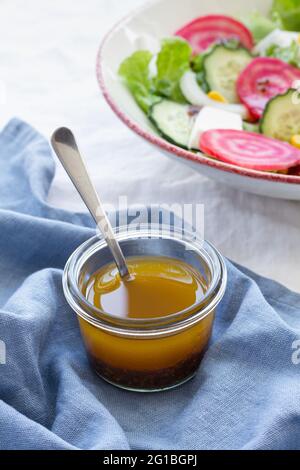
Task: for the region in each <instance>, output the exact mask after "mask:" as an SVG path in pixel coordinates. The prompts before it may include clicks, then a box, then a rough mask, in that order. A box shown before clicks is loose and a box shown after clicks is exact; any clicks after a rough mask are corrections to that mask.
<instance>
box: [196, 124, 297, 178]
mask: <svg viewBox="0 0 300 470" xmlns="http://www.w3.org/2000/svg"><path fill="white" fill-rule="evenodd" d="M200 149H201V150H202V151H203V152H205V153H207V154H208V155H210V156H212V157H215V158H217V159H218V160H221V161H223V162H226V163H231V164H233V165H238V166H240V167H243V168H250V169H252V170H262V171H278V170H286V169H288V168H291V167H293V166H296V165H297V164H299V163H300V150H298V149H296V148H295V147H293V146H292V145H290V144H288V143H286V142H282V141H280V140H276V139H271V138H270V137H266V136H264V135H262V134H255V133H253V132H246V131H238V130H228V129H214V130H210V131H206V132H204V133H203V134H202V135H201V138H200Z"/></svg>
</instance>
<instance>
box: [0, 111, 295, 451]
mask: <svg viewBox="0 0 300 470" xmlns="http://www.w3.org/2000/svg"><path fill="white" fill-rule="evenodd" d="M54 171H55V165H54V162H53V159H52V155H51V150H50V147H49V145H48V143H47V141H46V140H45V139H44V138H43V137H42V136H41V135H39V134H38V133H37V132H36V131H35V130H34V129H32V128H31V127H30V126H28V125H27V124H25V123H23V122H22V121H20V120H18V119H14V120H13V121H11V122H10V123H9V124H8V125H7V126H6V128H5V129H4V130H3V132H2V133H1V134H0V253H1V255H0V268H1V283H0V341H1V344H2V348H1V350H2V352H3V350H4V348H3V345H4V346H5V353H6V354H5V364H4V363H2V362H4V361H3V360H2V361H1V360H0V399H1V401H0V448H1V449H300V394H299V378H300V346H299V355H297V344H299V343H296V341H298V340H300V295H297V294H295V293H292V292H290V291H289V290H287V289H286V288H284V287H283V286H281V285H279V284H277V283H275V282H273V281H270V280H268V279H264V278H262V277H259V276H257V275H255V274H253V273H251V272H249V271H248V270H246V269H244V268H242V267H238V266H235V265H233V264H232V263H230V262H229V261H227V267H228V275H229V279H228V288H227V291H226V294H225V297H224V300H223V302H222V303H221V305H220V307H219V308H218V311H217V316H216V322H215V328H214V334H213V338H212V342H211V345H210V348H209V350H208V351H207V353H206V355H205V358H204V360H203V362H202V364H201V367H200V371H199V373H198V375H197V377H196V378H194V379H193V380H192V381H190V382H189V383H187V384H186V385H184V386H182V387H180V388H178V389H174V390H173V391H169V392H165V393H158V394H154V395H151V394H150V395H148V394H138V393H132V392H126V391H122V390H118V389H116V388H114V387H112V386H110V385H109V384H107V383H105V382H103V381H102V380H100V379H99V378H98V377H97V376H96V375H95V374H94V372H93V371H92V370H91V369H90V367H89V365H88V362H87V358H86V355H85V351H84V348H83V345H82V340H81V337H80V333H79V328H78V324H77V319H76V317H75V315H74V313H73V312H72V311H71V309H70V308H69V307H68V305H67V303H66V301H65V299H64V296H63V292H62V286H61V277H62V270H63V268H64V264H65V262H66V260H67V259H68V257H69V255H70V254H71V253H72V252H73V250H74V249H75V248H76V247H77V246H78V245H79V244H80V243H82V242H83V241H85V240H86V239H87V238H89V237H90V236H92V235H93V234H94V229H93V223H92V220H91V218H90V217H89V215H87V214H72V213H68V212H66V211H63V210H59V209H56V208H53V207H50V206H49V205H48V204H47V202H46V198H47V194H48V191H49V188H50V185H51V182H52V179H53V177H54ZM149 202H151V201H149ZM298 356H299V361H298V359H297V358H298ZM0 359H1V358H0ZM298 362H299V364H298Z"/></svg>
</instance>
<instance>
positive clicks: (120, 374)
mask: <svg viewBox="0 0 300 470" xmlns="http://www.w3.org/2000/svg"><path fill="white" fill-rule="evenodd" d="M126 261H127V264H128V267H129V271H130V274H131V276H130V279H125V280H124V279H120V276H119V274H118V271H117V269H116V267H115V265H108V266H104V267H103V268H101V269H100V270H99V271H98V272H96V273H95V274H94V275H92V276H91V277H90V278H89V279H88V280H87V281H86V282H85V283H84V284H83V285H82V286H81V289H82V292H83V294H84V295H85V297H86V298H87V299H88V300H89V302H90V303H91V304H93V305H94V306H96V307H97V308H98V309H101V311H102V312H105V313H106V314H108V315H111V316H114V317H115V318H116V317H117V318H120V317H121V318H122V319H124V320H126V319H128V324H129V322H130V319H137V318H139V319H143V318H144V319H146V318H158V317H168V316H170V315H171V314H175V313H179V312H182V311H185V310H186V309H188V311H187V313H186V315H187V317H189V316H191V315H193V313H196V312H198V310H199V308H200V307H199V303H198V302H199V301H201V300H202V299H203V298H204V295H205V292H206V289H207V286H206V284H205V282H204V280H203V279H202V277H201V275H200V273H198V272H197V271H196V270H195V269H194V268H192V267H191V266H189V265H188V264H186V263H184V262H181V261H178V260H175V259H172V258H165V257H139V258H138V257H135V258H134V257H133V258H128V259H127V260H126ZM213 319H214V312H213V311H211V312H210V313H209V314H208V315H206V316H204V317H203V318H200V319H199V320H198V321H197V322H195V323H194V324H192V325H191V326H187V327H183V328H182V329H180V328H179V329H174V331H172V324H173V323H176V322H177V319H176V318H175V319H174V320H173V319H171V318H170V319H169V323H171V332H170V330H167V331H166V332H161V330H160V329H159V328H158V329H157V330H155V328H154V330H155V332H154V333H153V334H152V335H150V336H143V335H140V336H139V335H138V334H133V335H132V336H126V335H123V334H122V333H120V334H119V333H118V332H116V333H114V332H109V331H107V330H105V329H102V328H101V327H97V326H95V325H93V324H91V323H89V322H88V321H86V320H85V319H83V318H81V317H79V323H80V328H81V332H82V336H83V339H84V342H85V345H86V349H87V351H88V354H89V358H90V361H91V363H92V365H93V366H94V368H95V369H96V371H97V373H98V374H99V375H100V376H101V377H103V378H105V379H106V380H107V381H109V382H111V383H113V384H115V385H118V386H120V387H125V388H129V389H133V390H162V389H165V388H169V387H173V386H175V385H176V384H179V383H182V382H184V381H185V380H187V379H188V378H190V377H192V376H193V375H194V374H195V372H196V370H197V369H198V367H199V364H200V361H201V358H202V356H203V354H204V352H205V349H206V347H207V344H208V342H209V338H210V335H211V330H212V324H213ZM154 322H155V320H154ZM156 331H157V333H156Z"/></svg>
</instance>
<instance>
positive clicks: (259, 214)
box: [0, 0, 300, 291]
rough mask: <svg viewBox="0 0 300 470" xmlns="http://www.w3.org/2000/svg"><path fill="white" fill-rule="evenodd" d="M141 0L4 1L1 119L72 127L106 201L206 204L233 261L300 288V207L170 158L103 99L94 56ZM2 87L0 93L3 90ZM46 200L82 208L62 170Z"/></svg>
mask: <svg viewBox="0 0 300 470" xmlns="http://www.w3.org/2000/svg"><path fill="white" fill-rule="evenodd" d="M141 3H143V0H122V1H120V0H84V1H82V0H43V1H41V0H26V2H24V1H22V0H0V58H1V60H0V86H1V90H0V92H1V93H0V95H1V96H0V101H1V103H0V124H1V125H2V126H3V125H4V124H5V122H6V121H7V120H8V119H9V118H10V117H13V116H18V117H20V118H22V119H24V120H26V121H28V122H29V123H31V124H32V125H33V126H35V127H36V128H37V129H38V130H39V131H41V132H42V133H44V135H45V136H47V137H49V136H50V134H51V132H52V131H53V130H54V128H56V127H58V126H60V125H67V126H70V127H71V128H72V129H73V130H74V132H75V133H76V134H77V136H78V140H79V142H80V146H81V148H82V150H83V151H84V154H85V155H86V157H87V159H88V163H89V167H90V170H91V172H92V174H93V178H94V181H95V184H96V187H97V188H98V190H99V192H100V193H101V196H102V198H103V199H104V200H105V202H107V203H109V204H116V203H117V201H118V196H119V195H120V194H121V195H127V196H128V201H129V203H130V204H135V203H143V204H147V203H160V204H161V203H168V204H169V203H171V202H181V203H184V202H185V203H193V202H194V203H203V204H204V206H205V236H206V238H207V239H209V240H210V241H211V242H213V243H214V244H215V245H216V246H217V247H218V248H219V250H221V252H222V253H223V254H224V255H226V256H228V257H229V258H231V259H232V260H234V261H237V262H238V263H241V264H243V265H246V266H247V267H249V268H250V269H252V270H255V271H256V272H259V273H260V274H263V275H265V276H267V277H270V278H272V279H276V280H278V281H280V282H281V283H283V284H285V285H287V286H288V287H290V288H291V289H293V290H297V291H300V276H299V271H300V203H297V202H288V201H280V200H275V199H267V198H262V197H259V196H254V195H250V194H246V193H242V192H239V191H236V190H233V189H230V188H227V187H226V186H222V185H220V184H218V183H215V182H214V181H210V180H208V179H206V178H204V177H201V176H199V174H196V173H194V172H193V171H192V170H191V169H189V168H188V167H186V166H184V165H183V164H181V163H174V162H172V161H170V160H169V159H167V158H166V157H164V156H163V155H162V154H160V152H159V151H155V150H154V149H153V148H151V147H150V146H149V145H148V144H147V143H146V142H144V141H142V140H140V139H139V138H138V137H137V136H136V135H134V134H132V133H131V132H130V131H129V130H128V129H127V128H126V127H125V126H124V125H123V124H122V123H121V122H120V121H119V120H118V118H117V117H116V116H115V115H114V114H113V113H112V111H111V110H110V109H109V107H108V105H107V104H106V103H105V101H104V99H103V98H102V96H101V93H100V91H99V88H98V84H97V81H96V78H95V57H96V52H97V48H98V45H99V43H100V41H101V38H102V37H103V35H104V34H105V32H106V31H107V30H108V29H109V28H110V27H111V26H112V25H113V24H114V23H115V22H116V21H117V20H118V19H119V18H121V17H122V16H124V15H125V14H126V13H127V12H128V11H129V10H131V9H133V8H135V7H136V6H139V5H140V4H141ZM3 88H4V89H5V93H4V94H3ZM49 202H50V203H51V204H52V205H55V206H60V207H63V208H65V209H69V210H76V211H77V210H82V209H83V206H82V204H81V202H80V200H79V198H78V196H77V195H76V193H75V190H74V189H73V187H72V185H71V183H70V182H69V181H68V180H67V178H66V176H65V175H64V172H63V170H62V169H61V168H60V166H59V165H58V166H57V173H56V177H55V180H54V183H53V186H52V188H51V191H50V195H49Z"/></svg>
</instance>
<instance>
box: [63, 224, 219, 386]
mask: <svg viewBox="0 0 300 470" xmlns="http://www.w3.org/2000/svg"><path fill="white" fill-rule="evenodd" d="M116 236H117V238H118V240H119V243H120V245H121V248H122V250H123V252H124V255H125V257H130V256H134V257H138V256H141V257H145V256H152V257H153V256H158V257H159V256H160V257H161V256H163V257H170V258H172V259H174V258H175V259H177V260H182V261H184V262H186V263H188V264H189V265H191V266H192V267H193V268H195V269H196V270H197V271H198V272H199V274H200V275H201V276H202V278H203V279H204V281H205V284H206V287H207V289H206V291H205V295H204V297H203V298H202V299H201V301H199V302H198V303H197V304H196V305H193V307H191V308H189V309H185V310H184V311H181V312H176V313H174V314H172V315H168V316H165V317H160V318H143V319H133V318H118V317H114V316H112V315H108V314H107V313H105V312H104V311H101V310H100V309H98V308H96V307H95V306H94V305H92V304H91V303H90V302H88V300H87V299H86V298H85V296H84V295H83V292H84V287H85V286H86V284H87V282H88V281H89V279H90V277H91V276H92V275H94V273H95V272H97V271H98V270H99V269H100V268H101V267H103V266H105V265H107V264H109V263H111V262H112V257H111V254H110V251H109V249H108V247H107V245H106V242H105V241H104V240H103V239H100V238H99V237H97V236H95V237H93V238H91V239H90V240H88V241H87V242H85V243H84V244H83V245H81V246H80V247H79V248H78V249H77V250H76V251H75V252H74V253H73V254H72V255H71V257H70V258H69V260H68V262H67V264H66V267H65V270H64V276H63V288H64V293H65V296H66V299H67V301H68V303H69V304H70V306H71V307H72V309H73V310H74V311H75V312H76V314H77V315H78V320H79V324H80V329H81V333H82V337H83V340H84V343H85V346H86V350H87V353H88V357H89V359H90V362H91V364H92V366H93V367H94V369H95V370H96V372H97V374H98V375H99V376H100V377H102V378H103V379H105V380H106V381H107V382H110V383H111V384H113V385H116V386H118V387H121V388H125V389H127V390H134V391H142V392H146V391H147V392H148V391H161V390H166V389H170V388H173V387H175V386H177V385H180V384H182V383H184V382H186V381H187V380H189V379H190V378H191V377H193V376H194V375H195V373H196V371H197V369H198V367H199V364H200V362H201V359H202V357H203V355H204V353H205V350H206V348H207V345H208V343H209V339H210V336H211V331H212V326H213V321H214V314H215V309H216V307H217V305H218V303H219V302H220V300H221V299H222V297H223V295H224V292H225V288H226V281H227V273H226V267H225V263H224V260H223V258H222V256H221V255H220V253H219V252H218V251H217V250H216V249H215V248H214V247H213V246H212V245H211V244H210V243H208V242H206V241H203V240H199V239H196V238H195V236H194V234H191V233H187V232H185V233H184V234H183V233H182V231H181V230H177V229H174V230H173V231H172V232H170V230H165V229H164V228H162V227H160V228H153V227H147V228H143V229H141V230H137V231H132V230H130V231H128V228H127V227H125V228H121V229H119V230H118V232H117V234H116Z"/></svg>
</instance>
